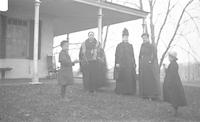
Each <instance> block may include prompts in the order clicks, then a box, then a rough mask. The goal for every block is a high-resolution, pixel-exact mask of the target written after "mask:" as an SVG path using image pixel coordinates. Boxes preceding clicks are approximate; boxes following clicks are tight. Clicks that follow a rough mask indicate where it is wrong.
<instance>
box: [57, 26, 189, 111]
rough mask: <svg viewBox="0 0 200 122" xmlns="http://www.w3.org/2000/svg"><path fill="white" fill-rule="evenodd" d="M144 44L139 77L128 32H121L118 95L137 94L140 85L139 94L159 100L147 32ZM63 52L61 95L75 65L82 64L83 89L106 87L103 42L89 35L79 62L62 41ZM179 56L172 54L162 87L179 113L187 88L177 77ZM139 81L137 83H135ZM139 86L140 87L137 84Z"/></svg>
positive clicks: (117, 54)
mask: <svg viewBox="0 0 200 122" xmlns="http://www.w3.org/2000/svg"><path fill="white" fill-rule="evenodd" d="M141 37H142V39H143V43H142V45H141V49H140V54H139V74H138V75H137V74H136V63H135V56H134V50H133V46H132V44H130V43H129V42H128V41H129V40H128V38H129V32H128V30H127V29H126V28H125V29H124V30H123V32H122V42H121V43H119V44H118V45H117V47H116V52H115V66H114V74H113V76H114V79H115V80H116V88H115V92H116V93H117V94H125V95H135V94H136V92H137V85H138V86H139V87H138V88H139V95H140V96H141V97H142V98H144V99H148V100H159V99H160V96H161V89H160V86H161V85H160V77H159V66H158V62H157V61H158V60H157V51H156V48H155V47H154V45H152V44H151V43H150V41H149V35H148V34H147V33H144V34H142V36H141ZM61 47H62V51H61V52H60V54H59V62H60V64H61V69H60V70H59V73H58V83H59V84H60V86H61V96H62V97H65V89H66V86H68V85H71V84H73V73H72V66H73V65H74V64H75V63H79V64H80V71H81V72H82V75H83V87H84V89H85V90H86V91H89V92H90V93H93V92H95V91H97V90H98V89H99V88H101V87H103V86H107V84H108V81H107V77H106V76H107V65H106V56H105V53H104V50H103V49H102V47H101V44H100V42H98V41H97V40H96V39H95V38H94V33H93V32H89V33H88V39H87V40H85V41H84V42H83V43H82V45H81V48H80V53H79V60H75V61H73V62H72V61H71V59H70V56H69V54H68V48H69V42H68V41H62V42H61ZM176 60H177V54H176V53H175V52H172V53H169V61H170V64H169V66H168V68H167V69H166V76H165V79H164V84H163V100H164V101H166V102H169V103H171V105H172V107H173V108H174V110H175V114H177V110H178V107H179V106H186V104H187V102H186V99H185V94H184V89H183V86H182V83H181V80H180V77H179V74H178V64H177V62H176ZM136 81H138V82H136ZM137 83H138V84H137Z"/></svg>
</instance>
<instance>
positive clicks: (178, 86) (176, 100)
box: [163, 61, 187, 107]
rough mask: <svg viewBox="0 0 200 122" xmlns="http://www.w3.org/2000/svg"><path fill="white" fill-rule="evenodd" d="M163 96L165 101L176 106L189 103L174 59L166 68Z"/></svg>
mask: <svg viewBox="0 0 200 122" xmlns="http://www.w3.org/2000/svg"><path fill="white" fill-rule="evenodd" d="M163 97H164V101H166V102H169V103H170V104H172V105H173V106H174V107H178V106H185V105H186V104H187V102H186V98H185V93H184V88H183V85H182V83H181V79H180V76H179V74H178V64H177V62H176V61H172V62H171V63H170V64H169V66H168V68H167V70H166V75H165V79H164V84H163Z"/></svg>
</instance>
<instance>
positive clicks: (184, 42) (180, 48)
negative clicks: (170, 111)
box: [54, 0, 200, 70]
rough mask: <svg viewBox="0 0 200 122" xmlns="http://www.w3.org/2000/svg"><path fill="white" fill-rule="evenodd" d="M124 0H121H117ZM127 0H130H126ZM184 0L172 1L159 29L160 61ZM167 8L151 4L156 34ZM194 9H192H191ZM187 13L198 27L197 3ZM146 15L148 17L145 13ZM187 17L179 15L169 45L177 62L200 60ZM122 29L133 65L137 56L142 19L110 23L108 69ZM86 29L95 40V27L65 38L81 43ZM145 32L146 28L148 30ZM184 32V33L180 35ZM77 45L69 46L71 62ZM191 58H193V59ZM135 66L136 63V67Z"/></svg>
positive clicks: (162, 1) (199, 37) (160, 0)
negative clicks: (133, 56)
mask: <svg viewBox="0 0 200 122" xmlns="http://www.w3.org/2000/svg"><path fill="white" fill-rule="evenodd" d="M113 1H116V2H119V3H120V1H119V0H113ZM121 1H125V0H121ZM127 1H129V2H130V0H127ZM187 1H188V0H173V3H176V7H175V8H174V9H173V10H172V11H173V12H172V13H171V14H170V16H169V17H170V20H169V21H167V24H166V27H165V28H164V30H163V33H162V35H161V37H162V38H161V41H160V43H159V45H158V60H160V58H161V55H162V53H163V52H164V51H165V48H166V44H168V42H169V40H170V38H171V37H172V34H173V32H174V28H175V25H176V23H177V21H178V17H179V16H180V12H181V10H182V8H183V6H184V5H185V4H186V2H187ZM126 5H129V6H131V5H132V6H133V7H136V5H135V4H127V3H126ZM166 7H167V0H157V3H156V4H155V12H156V14H155V15H156V16H155V18H154V22H155V24H156V26H155V27H156V28H155V29H156V33H158V30H159V28H160V25H161V24H162V22H163V19H164V15H165V14H164V13H165V12H166V9H165V8H166ZM144 8H145V11H149V9H148V7H146V5H145V6H144ZM194 8H195V9H194ZM187 11H188V13H190V14H191V15H192V16H195V17H199V18H198V19H199V20H197V21H196V20H195V21H196V26H198V27H199V29H200V14H199V13H200V2H199V1H195V2H194V3H193V4H192V5H191V6H190V7H189V8H188V9H187ZM148 17H149V16H148ZM187 19H190V18H189V16H188V15H185V16H184V18H183V21H182V22H181V23H184V24H181V25H180V29H179V31H178V36H176V38H175V40H174V42H173V43H172V46H173V48H171V50H174V51H176V52H177V53H178V59H179V60H178V62H179V63H185V64H187V63H189V62H198V63H200V51H199V49H198V48H199V47H200V33H199V31H197V29H196V26H195V25H194V23H193V21H186V20H187ZM124 28H127V29H128V30H129V42H130V43H131V44H132V45H133V47H134V54H135V59H136V64H138V56H139V51H140V46H141V44H142V39H141V34H142V31H143V30H142V21H141V19H140V20H134V21H129V22H124V23H120V24H115V25H111V26H110V28H109V33H108V38H107V44H106V48H105V53H106V58H107V64H108V69H112V68H113V66H114V61H115V59H114V58H115V57H114V56H115V49H116V46H117V44H119V43H120V42H121V41H122V36H121V35H122V30H123V29H124ZM89 31H94V33H95V37H96V39H97V36H98V35H97V34H98V32H97V29H90V30H85V31H81V32H76V33H71V34H70V35H69V41H70V43H82V42H83V41H85V40H86V39H87V33H88V32H89ZM148 31H149V29H148ZM182 35H184V36H182ZM104 36H105V28H104V31H103V39H104ZM66 38H67V35H61V36H57V37H55V38H54V47H55V46H57V45H59V44H60V42H61V41H62V40H64V39H66ZM80 46H81V45H80V44H76V45H70V50H69V54H70V56H71V59H72V61H73V60H75V59H78V53H79V49H80ZM60 50H61V48H60V47H58V48H55V49H54V53H55V54H56V55H55V56H56V62H57V63H58V61H57V59H58V53H59V52H60ZM194 57H195V58H194ZM164 63H166V64H167V63H169V62H168V59H167V58H165V60H164ZM137 68H138V66H137ZM74 70H78V66H75V67H74Z"/></svg>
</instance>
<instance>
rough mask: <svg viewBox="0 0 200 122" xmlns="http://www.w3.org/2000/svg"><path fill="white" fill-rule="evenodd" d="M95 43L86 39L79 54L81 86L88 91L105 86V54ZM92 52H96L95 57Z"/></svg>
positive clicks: (95, 41)
mask: <svg viewBox="0 0 200 122" xmlns="http://www.w3.org/2000/svg"><path fill="white" fill-rule="evenodd" d="M97 43H98V42H97V40H96V39H94V40H93V41H90V40H89V39H87V40H86V41H85V42H84V43H83V44H82V46H81V49H80V53H79V60H80V69H81V72H82V75H83V86H84V89H85V90H88V91H96V90H97V89H98V88H100V87H103V86H105V85H107V78H106V73H107V69H106V58H105V53H104V50H103V49H102V48H100V45H99V46H98V44H97ZM94 51H97V52H96V56H94V55H95V53H94ZM94 57H95V58H94Z"/></svg>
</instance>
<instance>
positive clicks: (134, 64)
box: [131, 45, 136, 68]
mask: <svg viewBox="0 0 200 122" xmlns="http://www.w3.org/2000/svg"><path fill="white" fill-rule="evenodd" d="M131 54H132V59H133V62H132V63H133V66H134V68H135V67H136V63H135V55H134V50H133V46H132V45H131Z"/></svg>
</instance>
